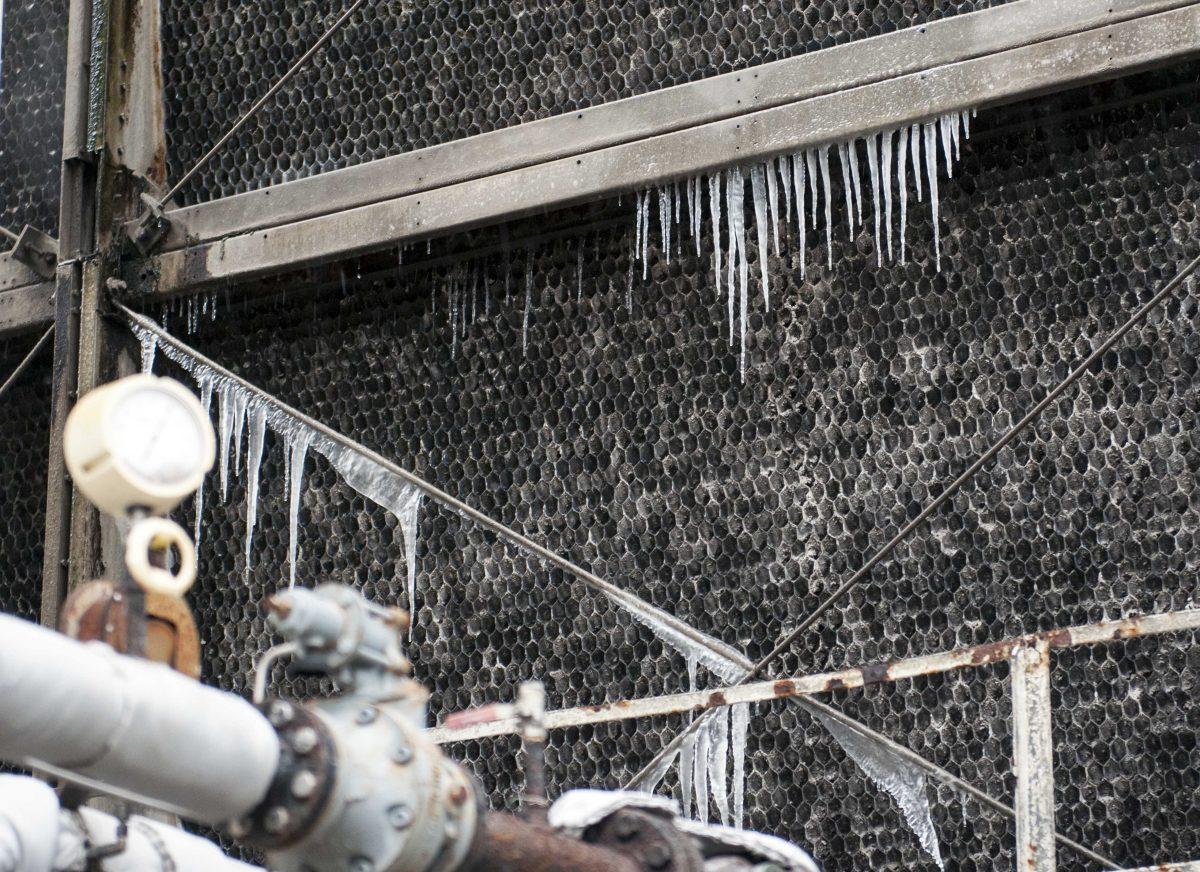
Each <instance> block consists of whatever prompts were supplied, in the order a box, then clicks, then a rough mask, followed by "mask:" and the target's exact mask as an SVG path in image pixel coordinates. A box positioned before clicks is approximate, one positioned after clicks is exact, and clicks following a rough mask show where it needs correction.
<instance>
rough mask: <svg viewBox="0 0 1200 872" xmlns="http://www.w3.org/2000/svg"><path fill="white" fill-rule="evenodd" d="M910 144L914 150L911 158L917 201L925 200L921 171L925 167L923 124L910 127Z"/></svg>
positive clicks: (910, 155)
mask: <svg viewBox="0 0 1200 872" xmlns="http://www.w3.org/2000/svg"><path fill="white" fill-rule="evenodd" d="M908 139H909V145H911V146H912V151H911V152H910V154H909V158H910V159H911V160H912V173H913V184H914V185H916V186H917V202H918V203H920V202H923V201H924V200H925V194H924V192H923V191H922V185H921V173H922V172H923V171H924V168H923V167H922V166H921V125H920V124H914V125H913V126H912V127H910V128H909V137H908Z"/></svg>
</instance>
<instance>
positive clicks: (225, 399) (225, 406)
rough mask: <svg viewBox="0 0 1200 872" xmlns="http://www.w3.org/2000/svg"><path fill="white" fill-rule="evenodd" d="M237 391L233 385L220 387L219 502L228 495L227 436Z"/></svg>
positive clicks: (231, 424) (230, 428)
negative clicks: (234, 396)
mask: <svg viewBox="0 0 1200 872" xmlns="http://www.w3.org/2000/svg"><path fill="white" fill-rule="evenodd" d="M236 391H237V388H235V387H234V386H233V385H230V384H225V385H222V387H221V409H220V413H219V415H218V431H219V433H218V439H217V442H218V443H219V448H220V457H221V502H224V501H225V499H226V497H227V496H228V494H229V448H230V446H229V436H230V431H231V430H232V429H233V395H234V393H235V392H236Z"/></svg>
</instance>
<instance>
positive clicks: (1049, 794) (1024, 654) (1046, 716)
mask: <svg viewBox="0 0 1200 872" xmlns="http://www.w3.org/2000/svg"><path fill="white" fill-rule="evenodd" d="M1012 707H1013V765H1014V767H1015V768H1016V775H1017V796H1016V803H1015V805H1016V812H1017V869H1018V870H1020V872H1054V867H1055V858H1054V755H1053V747H1054V746H1053V744H1052V743H1053V739H1052V737H1051V731H1050V649H1049V646H1048V645H1047V644H1046V643H1045V642H1039V643H1037V644H1036V645H1034V646H1029V647H1022V648H1018V649H1016V651H1014V652H1013V656H1012Z"/></svg>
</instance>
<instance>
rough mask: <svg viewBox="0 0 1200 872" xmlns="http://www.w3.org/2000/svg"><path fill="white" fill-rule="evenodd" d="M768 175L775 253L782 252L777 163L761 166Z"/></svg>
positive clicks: (769, 204)
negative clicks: (780, 244) (776, 173)
mask: <svg viewBox="0 0 1200 872" xmlns="http://www.w3.org/2000/svg"><path fill="white" fill-rule="evenodd" d="M760 170H761V171H762V172H763V174H764V175H765V176H766V177H767V209H768V210H769V211H770V213H771V232H772V233H773V234H774V236H775V254H776V255H780V254H782V253H783V252H782V250H781V249H780V247H779V180H778V179H776V178H775V165H774V164H773V163H768V164H765V165H763V166H762V167H760Z"/></svg>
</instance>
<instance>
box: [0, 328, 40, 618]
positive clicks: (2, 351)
mask: <svg viewBox="0 0 1200 872" xmlns="http://www.w3.org/2000/svg"><path fill="white" fill-rule="evenodd" d="M35 341H36V337H31V336H19V337H13V338H11V339H6V340H0V383H3V382H4V381H5V380H6V379H7V378H8V377H9V375H10V374H11V373H12V372H13V370H14V369H15V368H16V366H17V364H18V363H20V362H21V360H22V359H23V358H24V357H25V355H26V354H27V353H28V352H29V349H30V347H32V345H33V343H34V342H35ZM49 397H50V352H49V349H47V350H45V351H43V352H42V354H41V356H40V358H39V359H38V360H36V361H35V362H34V363H33V364H31V365H30V367H29V369H27V370H26V371H25V373H24V374H23V375H22V376H21V378H20V380H19V381H18V382H16V383H14V385H13V386H12V387H11V388H10V389H9V390H8V391H7V392H6V393H5V395H4V396H3V397H0V412H2V413H3V416H4V424H3V426H2V427H0V457H3V458H4V462H3V463H0V505H2V506H4V513H5V520H4V526H3V531H2V532H0V567H2V568H0V612H5V613H7V614H11V615H17V616H19V617H22V618H26V619H28V620H32V621H36V620H37V619H38V613H39V611H40V609H41V602H42V599H41V589H42V544H43V540H44V537H45V518H46V457H47V455H48V453H49V450H50V400H49Z"/></svg>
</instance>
